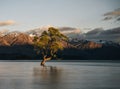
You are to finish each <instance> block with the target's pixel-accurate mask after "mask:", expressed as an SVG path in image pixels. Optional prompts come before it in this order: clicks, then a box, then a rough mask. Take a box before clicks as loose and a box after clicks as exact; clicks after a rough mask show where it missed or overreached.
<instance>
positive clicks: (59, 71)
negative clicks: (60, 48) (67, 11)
mask: <svg viewBox="0 0 120 89" xmlns="http://www.w3.org/2000/svg"><path fill="white" fill-rule="evenodd" d="M39 64H40V63H39V62H0V89H120V63H111V62H105V63H104V62H47V67H41V66H39Z"/></svg>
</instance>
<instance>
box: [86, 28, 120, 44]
mask: <svg viewBox="0 0 120 89" xmlns="http://www.w3.org/2000/svg"><path fill="white" fill-rule="evenodd" d="M85 38H86V39H88V40H92V41H99V40H107V41H114V42H120V27H117V28H112V29H108V30H103V29H102V28H101V29H100V28H99V29H94V30H92V31H89V32H87V33H86V34H85Z"/></svg>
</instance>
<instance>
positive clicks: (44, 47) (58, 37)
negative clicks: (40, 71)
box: [34, 27, 68, 57]
mask: <svg viewBox="0 0 120 89" xmlns="http://www.w3.org/2000/svg"><path fill="white" fill-rule="evenodd" d="M67 40H68V38H67V37H66V36H65V35H63V34H62V33H60V32H59V30H58V29H56V28H53V27H50V28H49V29H48V31H44V32H43V33H42V34H41V36H40V37H35V38H34V47H35V50H36V51H37V52H38V53H42V55H43V57H44V56H49V57H56V53H57V52H58V50H63V44H62V41H67Z"/></svg>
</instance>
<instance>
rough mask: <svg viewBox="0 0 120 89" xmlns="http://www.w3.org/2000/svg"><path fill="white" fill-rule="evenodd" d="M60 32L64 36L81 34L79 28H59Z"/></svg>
mask: <svg viewBox="0 0 120 89" xmlns="http://www.w3.org/2000/svg"><path fill="white" fill-rule="evenodd" d="M58 29H59V30H60V32H62V33H64V34H71V33H73V34H78V33H81V31H80V29H78V28H72V27H60V28H58Z"/></svg>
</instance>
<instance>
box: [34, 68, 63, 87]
mask: <svg viewBox="0 0 120 89" xmlns="http://www.w3.org/2000/svg"><path fill="white" fill-rule="evenodd" d="M33 76H34V83H35V84H37V86H40V87H43V88H46V87H47V88H48V89H58V88H60V86H59V85H61V84H60V83H61V80H62V79H61V78H62V69H61V68H58V67H54V66H47V67H35V68H34V69H33Z"/></svg>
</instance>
